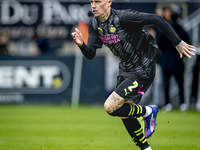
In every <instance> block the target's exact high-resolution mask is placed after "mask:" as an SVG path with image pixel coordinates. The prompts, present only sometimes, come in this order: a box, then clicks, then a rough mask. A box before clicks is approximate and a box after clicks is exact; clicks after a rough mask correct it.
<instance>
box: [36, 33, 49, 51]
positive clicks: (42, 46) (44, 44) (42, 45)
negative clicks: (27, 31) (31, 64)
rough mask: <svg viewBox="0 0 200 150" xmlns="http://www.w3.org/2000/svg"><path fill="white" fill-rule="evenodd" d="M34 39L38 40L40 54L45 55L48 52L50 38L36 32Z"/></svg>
mask: <svg viewBox="0 0 200 150" xmlns="http://www.w3.org/2000/svg"><path fill="white" fill-rule="evenodd" d="M33 40H34V41H35V42H36V44H37V47H38V50H37V51H38V54H39V55H45V54H48V53H49V52H48V49H49V47H48V39H47V38H42V37H40V36H39V35H38V34H37V33H35V35H34V37H33Z"/></svg>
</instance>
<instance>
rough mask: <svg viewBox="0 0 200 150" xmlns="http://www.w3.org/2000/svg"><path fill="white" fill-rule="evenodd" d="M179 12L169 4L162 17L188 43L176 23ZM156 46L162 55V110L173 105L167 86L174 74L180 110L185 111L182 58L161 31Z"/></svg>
mask: <svg viewBox="0 0 200 150" xmlns="http://www.w3.org/2000/svg"><path fill="white" fill-rule="evenodd" d="M180 14H181V9H180V7H179V6H177V5H174V4H173V5H170V6H167V7H164V8H163V13H162V15H163V18H164V19H165V20H166V21H167V22H168V23H170V24H171V26H172V27H173V28H174V30H175V31H176V33H177V34H178V35H179V37H180V38H181V39H182V40H183V41H186V42H187V43H189V44H190V41H189V36H188V34H187V33H186V31H184V29H183V28H182V26H181V25H180V24H179V23H178V19H179V17H180ZM157 40H158V46H159V48H160V49H161V50H162V51H163V56H162V58H161V59H160V63H161V66H162V71H163V79H164V90H165V106H164V107H163V111H170V110H171V109H172V108H173V106H172V104H171V103H170V96H169V90H170V89H169V88H170V77H171V76H172V75H174V76H175V80H176V82H177V83H178V88H179V96H180V110H181V111H186V110H187V108H188V106H187V105H186V103H185V99H184V80H183V76H184V63H183V59H180V55H179V53H178V52H177V51H176V49H175V47H174V46H173V45H172V43H171V42H170V40H169V38H168V37H167V36H166V35H165V34H164V33H161V34H160V37H159V38H157Z"/></svg>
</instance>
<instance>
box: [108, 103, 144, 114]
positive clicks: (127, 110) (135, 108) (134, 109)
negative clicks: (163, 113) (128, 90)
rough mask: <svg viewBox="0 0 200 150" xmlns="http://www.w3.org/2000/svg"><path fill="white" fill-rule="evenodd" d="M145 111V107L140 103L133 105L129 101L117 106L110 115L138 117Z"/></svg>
mask: <svg viewBox="0 0 200 150" xmlns="http://www.w3.org/2000/svg"><path fill="white" fill-rule="evenodd" d="M145 113H146V108H145V107H144V106H143V107H142V106H140V105H133V104H130V103H124V105H122V107H120V108H118V109H117V110H115V111H114V112H112V113H111V114H110V115H111V116H118V117H140V116H144V115H145Z"/></svg>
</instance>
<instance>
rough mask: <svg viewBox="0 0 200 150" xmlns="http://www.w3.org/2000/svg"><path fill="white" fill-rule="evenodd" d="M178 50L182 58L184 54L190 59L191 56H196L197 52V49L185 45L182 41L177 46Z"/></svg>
mask: <svg viewBox="0 0 200 150" xmlns="http://www.w3.org/2000/svg"><path fill="white" fill-rule="evenodd" d="M176 49H177V51H178V53H179V54H180V58H182V57H183V54H184V55H185V56H187V57H188V58H191V56H195V52H196V50H195V47H194V46H192V45H189V44H187V43H185V42H184V41H181V42H180V43H179V44H178V45H177V46H176Z"/></svg>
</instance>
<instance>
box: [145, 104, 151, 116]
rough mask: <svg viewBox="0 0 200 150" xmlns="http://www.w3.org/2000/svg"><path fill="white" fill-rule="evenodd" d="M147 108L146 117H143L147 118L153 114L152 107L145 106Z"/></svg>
mask: <svg viewBox="0 0 200 150" xmlns="http://www.w3.org/2000/svg"><path fill="white" fill-rule="evenodd" d="M145 108H146V113H145V115H144V116H143V117H147V116H149V115H150V114H151V113H152V109H151V107H149V106H145Z"/></svg>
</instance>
